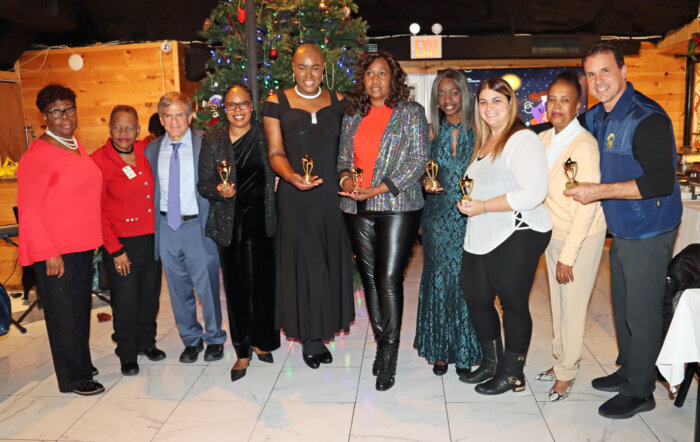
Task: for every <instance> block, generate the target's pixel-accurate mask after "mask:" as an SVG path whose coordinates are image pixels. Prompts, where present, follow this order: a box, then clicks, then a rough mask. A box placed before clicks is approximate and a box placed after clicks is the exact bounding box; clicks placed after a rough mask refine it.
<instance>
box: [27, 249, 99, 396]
mask: <svg viewBox="0 0 700 442" xmlns="http://www.w3.org/2000/svg"><path fill="white" fill-rule="evenodd" d="M92 255H93V251H92V250H88V251H85V252H77V253H66V254H64V255H61V256H62V258H63V265H64V274H63V276H62V277H60V278H59V277H57V276H46V261H40V262H37V263H34V271H35V272H36V278H37V284H38V285H39V287H40V288H41V295H42V297H43V298H42V301H43V303H44V319H45V321H46V332H47V334H48V336H49V345H50V346H51V356H52V357H53V366H54V370H55V371H56V379H57V380H58V389H59V391H61V392H64V393H66V392H70V391H72V390H73V389H75V388H77V387H79V386H80V385H81V384H83V383H84V382H85V381H88V380H91V379H92V360H91V359H90V345H89V344H90V308H91V306H92V278H91V277H90V274H91V269H92Z"/></svg>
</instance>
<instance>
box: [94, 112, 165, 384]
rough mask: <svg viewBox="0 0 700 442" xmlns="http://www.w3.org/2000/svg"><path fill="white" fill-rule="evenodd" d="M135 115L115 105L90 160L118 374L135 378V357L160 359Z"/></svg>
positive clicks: (149, 185)
mask: <svg viewBox="0 0 700 442" xmlns="http://www.w3.org/2000/svg"><path fill="white" fill-rule="evenodd" d="M139 130H140V127H139V117H138V114H137V113H136V109H134V108H133V107H131V106H126V105H119V106H115V107H114V109H112V114H111V115H110V117H109V134H110V139H109V140H107V144H105V145H104V146H103V147H102V148H100V149H99V150H97V151H96V152H95V153H93V154H92V159H93V160H94V161H95V163H97V165H98V166H99V167H100V169H101V170H102V176H103V180H102V236H103V238H104V252H105V253H103V255H104V262H105V266H106V267H107V275H108V276H109V282H110V288H111V294H112V296H111V304H112V312H113V313H114V335H112V337H113V339H114V340H115V341H116V343H117V350H116V353H117V356H119V360H120V361H121V371H122V374H123V375H125V376H133V375H136V374H138V372H139V365H138V363H137V361H136V360H137V358H138V355H139V354H141V355H145V356H147V357H148V359H150V360H152V361H159V360H161V359H165V353H164V352H163V351H162V350H159V349H158V348H157V347H156V316H157V315H158V308H159V299H160V282H161V266H160V261H157V260H156V259H155V256H154V247H153V241H154V236H153V232H154V216H153V210H154V209H153V207H154V206H153V188H154V187H153V174H152V172H151V166H150V165H149V163H148V160H147V159H146V157H145V155H144V153H143V152H144V149H145V148H146V144H147V143H146V142H145V141H136V138H137V137H138V136H139Z"/></svg>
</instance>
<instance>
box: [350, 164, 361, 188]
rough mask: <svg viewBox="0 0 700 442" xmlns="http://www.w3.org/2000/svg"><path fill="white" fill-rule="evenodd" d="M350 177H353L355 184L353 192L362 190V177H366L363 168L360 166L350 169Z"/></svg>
mask: <svg viewBox="0 0 700 442" xmlns="http://www.w3.org/2000/svg"><path fill="white" fill-rule="evenodd" d="M350 177H351V178H352V182H353V184H355V189H354V190H353V193H355V194H358V193H359V192H360V186H362V179H363V178H364V174H363V173H362V169H360V168H359V167H357V168H355V169H352V170H351V171H350Z"/></svg>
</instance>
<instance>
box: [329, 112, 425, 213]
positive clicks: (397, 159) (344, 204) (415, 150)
mask: <svg viewBox="0 0 700 442" xmlns="http://www.w3.org/2000/svg"><path fill="white" fill-rule="evenodd" d="M360 121H362V116H361V115H360V113H359V112H358V113H356V114H355V115H353V116H350V115H345V117H343V126H342V128H341V133H340V149H339V152H338V173H341V172H343V171H348V170H350V169H352V168H353V167H355V166H354V147H355V143H354V139H355V132H357V128H358V127H359V125H360ZM429 149H430V130H429V128H428V120H426V118H425V110H424V109H423V106H421V105H420V104H418V103H416V102H413V101H401V102H399V103H398V104H397V105H396V108H394V111H393V112H392V113H391V118H390V119H389V123H388V124H387V125H386V129H385V130H384V135H382V141H381V143H380V146H379V154H378V155H377V161H376V163H375V165H374V172H373V174H372V187H376V186H378V185H379V184H381V183H385V184H386V185H387V187H389V192H386V193H383V194H381V195H377V196H375V197H372V198H370V199H368V200H367V204H366V206H365V207H366V210H369V211H377V212H411V211H414V210H420V209H422V208H423V203H424V200H423V192H422V189H421V185H420V183H419V182H418V180H419V179H420V178H421V176H423V174H424V173H425V166H426V164H427V163H428V152H429ZM340 208H341V210H342V211H343V212H345V213H357V203H356V202H355V200H352V199H350V198H344V197H343V198H341V199H340Z"/></svg>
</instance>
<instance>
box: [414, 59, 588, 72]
mask: <svg viewBox="0 0 700 442" xmlns="http://www.w3.org/2000/svg"><path fill="white" fill-rule="evenodd" d="M560 66H561V67H565V66H581V59H580V58H562V59H551V58H550V59H531V58H514V59H494V60H411V61H402V62H401V67H402V68H403V70H404V71H406V73H407V74H428V73H435V72H437V71H439V70H442V69H447V68H453V69H486V68H492V69H499V68H504V69H507V68H539V67H560Z"/></svg>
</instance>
